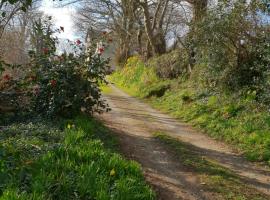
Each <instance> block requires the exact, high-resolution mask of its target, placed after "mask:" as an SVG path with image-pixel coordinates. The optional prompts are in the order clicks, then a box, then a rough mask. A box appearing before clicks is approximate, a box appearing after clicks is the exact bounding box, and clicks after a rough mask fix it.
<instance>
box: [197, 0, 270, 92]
mask: <svg viewBox="0 0 270 200" xmlns="http://www.w3.org/2000/svg"><path fill="white" fill-rule="evenodd" d="M260 6H261V4H260V3H258V2H256V1H254V2H251V3H250V4H246V3H243V2H242V1H235V2H234V3H232V4H231V3H229V2H227V1H225V3H224V2H223V3H222V2H220V3H219V6H218V7H217V8H216V7H215V9H212V10H209V12H208V14H207V16H206V17H205V18H204V20H202V21H201V22H200V23H198V24H196V28H195V30H196V33H195V34H196V45H195V46H196V48H197V49H196V51H197V55H196V62H197V64H198V67H201V66H202V63H204V67H205V70H204V74H199V75H201V76H202V77H203V78H204V79H205V82H207V83H208V87H216V86H222V88H223V89H229V90H230V91H238V90H239V89H242V88H243V87H248V88H250V89H252V90H256V91H257V94H258V95H259V93H262V90H263V89H262V88H269V83H268V80H269V64H270V60H269V50H270V34H269V27H268V25H267V24H265V23H264V19H263V14H262V13H261V11H260ZM209 30H211V31H209Z"/></svg>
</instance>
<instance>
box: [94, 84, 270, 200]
mask: <svg viewBox="0 0 270 200" xmlns="http://www.w3.org/2000/svg"><path fill="white" fill-rule="evenodd" d="M110 87H111V90H112V92H110V94H105V95H104V96H105V98H106V100H107V102H108V104H109V105H110V108H111V109H112V111H110V112H108V113H104V114H102V115H100V116H99V118H100V119H101V120H102V121H103V122H104V123H105V125H106V126H108V127H110V128H112V129H113V130H115V132H116V133H117V134H118V135H117V136H118V137H119V139H120V140H119V141H120V145H121V150H122V152H123V153H124V154H125V155H126V156H127V157H128V158H130V159H133V160H136V161H137V162H139V163H140V164H141V165H142V168H143V170H144V174H145V177H146V180H147V181H148V182H149V183H150V184H151V185H152V186H153V187H154V189H155V190H156V191H157V194H158V196H159V199H164V200H174V199H187V200H193V199H199V200H204V199H214V198H213V197H212V194H211V193H210V192H207V191H205V190H204V189H203V183H201V180H200V179H199V177H198V176H197V175H196V173H195V172H194V171H192V170H190V169H188V168H187V167H186V166H184V165H182V164H181V163H180V162H179V160H177V159H176V158H175V156H173V154H172V153H171V152H170V150H168V148H166V146H165V145H161V144H160V142H158V141H157V140H156V139H155V138H154V137H153V133H154V132H156V131H161V132H164V133H166V134H168V135H169V136H171V137H173V138H177V139H179V140H181V141H183V142H186V143H189V144H190V145H191V146H192V148H194V149H195V150H196V152H197V153H198V154H199V155H200V156H204V157H207V158H209V159H211V160H214V161H215V162H217V163H219V164H220V165H222V166H224V167H226V168H228V169H230V170H231V171H233V172H234V173H236V174H237V175H239V177H240V178H241V180H242V181H243V182H245V183H247V184H249V185H250V186H252V187H254V188H256V189H257V190H259V191H261V192H263V193H265V194H267V195H270V170H269V168H268V167H265V166H261V165H258V164H255V163H251V162H248V161H247V160H245V159H244V158H243V156H242V155H241V154H239V153H237V152H235V151H234V150H233V149H232V148H230V147H229V146H228V145H225V144H224V143H221V142H219V141H216V140H214V139H212V138H210V137H208V136H207V135H205V134H203V133H200V132H198V131H196V130H194V129H193V128H192V127H191V126H190V125H188V124H186V123H182V122H180V121H179V120H176V119H174V118H172V117H170V116H169V115H166V114H163V113H161V112H159V111H157V110H155V109H153V108H151V107H150V106H149V105H147V104H146V103H144V102H142V101H140V100H138V99H136V98H133V97H130V96H129V95H127V94H126V93H124V92H122V91H121V90H119V89H118V88H116V87H115V86H113V85H111V86H110Z"/></svg>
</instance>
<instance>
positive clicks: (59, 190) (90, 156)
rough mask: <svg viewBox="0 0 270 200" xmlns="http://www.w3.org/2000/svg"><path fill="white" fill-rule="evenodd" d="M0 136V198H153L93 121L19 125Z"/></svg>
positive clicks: (134, 169)
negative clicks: (102, 140) (101, 139)
mask: <svg viewBox="0 0 270 200" xmlns="http://www.w3.org/2000/svg"><path fill="white" fill-rule="evenodd" d="M0 137H1V143H0V158H1V159H0V177H1V182H0V199H39V200H40V199H100V200H105V199H118V200H120V199H144V200H146V199H154V193H153V192H152V191H151V190H150V188H149V187H148V186H146V184H145V182H144V180H143V175H142V172H141V169H140V167H139V165H138V164H137V163H135V162H132V161H126V160H124V159H123V158H122V157H121V156H120V155H119V154H117V153H114V152H113V149H112V147H113V146H111V144H112V141H113V140H112V139H113V138H112V137H111V136H110V135H109V132H108V130H107V129H106V128H105V127H103V126H102V125H101V124H100V123H99V122H97V121H95V120H93V119H89V118H88V117H84V116H81V117H77V118H76V119H72V120H68V121H58V122H57V121H56V122H44V121H40V122H38V121H35V122H29V123H22V124H16V123H14V124H12V125H10V126H9V127H6V128H5V129H4V130H2V131H1V134H0ZM98 138H103V139H105V138H106V140H105V141H104V144H105V145H106V146H104V145H103V143H102V142H101V141H100V140H99V139H98ZM108 145H109V146H108ZM108 147H109V148H108Z"/></svg>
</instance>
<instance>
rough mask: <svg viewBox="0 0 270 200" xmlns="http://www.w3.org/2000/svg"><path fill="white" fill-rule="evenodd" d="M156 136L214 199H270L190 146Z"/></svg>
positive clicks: (160, 134) (166, 136)
mask: <svg viewBox="0 0 270 200" xmlns="http://www.w3.org/2000/svg"><path fill="white" fill-rule="evenodd" d="M154 136H155V138H157V139H158V140H159V141H160V142H162V143H163V144H165V145H166V146H168V147H169V148H170V149H171V150H172V152H174V153H175V156H176V157H177V159H179V162H180V163H181V164H183V165H184V166H186V167H187V168H188V169H189V170H192V171H194V172H196V174H198V176H199V178H200V182H201V183H202V187H203V190H204V191H206V192H209V193H211V196H212V199H219V200H228V199H234V200H259V199H261V200H262V199H269V196H265V195H263V194H261V193H260V192H258V191H256V190H254V189H252V188H249V187H247V186H246V184H244V183H243V182H242V181H241V180H240V179H239V177H238V176H237V175H235V174H234V173H232V172H230V171H228V170H227V169H226V168H224V167H221V166H219V165H218V164H216V163H215V162H213V161H211V160H208V159H206V158H204V157H201V156H199V155H198V154H197V153H196V151H195V150H194V149H193V148H192V147H191V146H190V145H187V144H185V143H182V142H180V141H179V140H177V139H174V138H172V137H170V136H168V135H166V134H163V133H155V134H154Z"/></svg>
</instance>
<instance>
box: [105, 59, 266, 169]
mask: <svg viewBox="0 0 270 200" xmlns="http://www.w3.org/2000/svg"><path fill="white" fill-rule="evenodd" d="M110 80H111V81H112V82H114V83H115V84H116V85H118V86H119V87H121V88H123V89H124V90H125V91H126V92H128V93H129V94H131V95H133V96H137V97H140V98H144V99H147V100H148V101H149V102H150V103H151V104H152V105H153V106H154V107H156V108H158V109H161V110H163V111H166V112H169V113H170V114H172V115H173V116H175V117H177V118H180V119H181V120H184V121H187V122H189V123H191V124H193V125H194V126H196V127H199V128H200V129H201V130H203V131H205V132H206V133H207V134H209V135H210V136H212V137H214V138H216V139H220V140H222V141H225V142H227V143H230V144H232V145H234V146H235V147H236V148H237V149H239V150H240V151H242V152H243V153H244V155H246V157H247V158H248V159H249V160H252V161H264V162H266V163H268V164H269V165H270V114H269V112H268V110H267V109H266V108H265V107H264V106H262V105H260V104H258V103H257V102H256V101H255V97H254V94H253V93H246V94H245V95H243V94H242V93H241V91H239V92H238V93H229V92H222V91H219V92H217V91H210V90H208V89H206V88H204V87H199V86H198V84H197V83H196V81H197V80H196V79H195V78H193V77H191V78H190V79H184V78H183V77H182V78H178V79H173V80H163V79H160V78H158V77H157V76H156V74H155V71H154V69H153V68H152V67H147V66H146V65H145V63H143V62H142V61H141V60H139V59H138V58H136V57H133V58H130V59H129V61H128V63H127V65H126V66H125V67H124V68H123V69H122V70H121V71H117V72H115V73H114V74H113V75H111V76H110Z"/></svg>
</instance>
